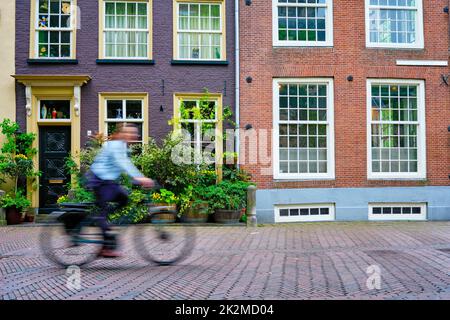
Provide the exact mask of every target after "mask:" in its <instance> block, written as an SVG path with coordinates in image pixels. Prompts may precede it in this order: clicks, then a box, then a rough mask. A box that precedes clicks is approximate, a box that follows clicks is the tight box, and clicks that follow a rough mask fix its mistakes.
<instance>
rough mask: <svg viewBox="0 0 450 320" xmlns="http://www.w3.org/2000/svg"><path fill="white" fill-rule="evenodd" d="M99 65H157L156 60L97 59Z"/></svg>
mask: <svg viewBox="0 0 450 320" xmlns="http://www.w3.org/2000/svg"><path fill="white" fill-rule="evenodd" d="M96 62H97V64H150V65H153V64H155V60H144V59H142V60H134V59H97V60H96Z"/></svg>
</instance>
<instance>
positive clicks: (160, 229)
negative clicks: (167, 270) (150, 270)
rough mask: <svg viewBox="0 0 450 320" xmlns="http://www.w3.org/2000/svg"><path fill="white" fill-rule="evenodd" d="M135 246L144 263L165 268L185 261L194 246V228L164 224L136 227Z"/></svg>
mask: <svg viewBox="0 0 450 320" xmlns="http://www.w3.org/2000/svg"><path fill="white" fill-rule="evenodd" d="M135 244H136V249H137V251H138V254H139V255H140V256H141V257H142V258H143V259H144V260H146V261H149V262H152V263H155V264H158V265H161V266H167V265H172V264H175V263H179V262H181V261H182V260H184V259H186V258H187V257H188V256H189V255H190V254H191V252H192V249H193V248H194V245H195V228H194V227H191V226H189V227H187V226H170V225H165V224H156V225H141V226H136V231H135Z"/></svg>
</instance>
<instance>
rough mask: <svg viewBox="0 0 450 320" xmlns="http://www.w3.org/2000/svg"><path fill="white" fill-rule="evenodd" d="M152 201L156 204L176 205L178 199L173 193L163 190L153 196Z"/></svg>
mask: <svg viewBox="0 0 450 320" xmlns="http://www.w3.org/2000/svg"><path fill="white" fill-rule="evenodd" d="M152 201H153V202H155V203H167V204H176V203H177V202H178V197H177V196H176V195H175V194H174V193H173V192H172V191H169V190H166V189H161V190H159V192H154V193H153V194H152Z"/></svg>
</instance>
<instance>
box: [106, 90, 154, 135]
mask: <svg viewBox="0 0 450 320" xmlns="http://www.w3.org/2000/svg"><path fill="white" fill-rule="evenodd" d="M147 114H148V99H147V94H145V93H142V94H141V93H124V94H122V93H107V94H100V114H99V119H100V125H99V132H101V133H103V134H105V135H107V136H110V135H111V134H112V133H114V131H115V130H116V128H117V124H119V123H134V124H135V125H136V127H137V128H138V136H139V137H138V139H137V140H136V141H132V143H134V144H142V143H146V142H147V141H148V117H147Z"/></svg>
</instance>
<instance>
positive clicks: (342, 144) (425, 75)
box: [240, 0, 450, 188]
mask: <svg viewBox="0 0 450 320" xmlns="http://www.w3.org/2000/svg"><path fill="white" fill-rule="evenodd" d="M333 3H334V13H333V17H334V23H333V25H334V47H333V48H273V46H272V0H258V1H252V5H251V6H246V5H245V3H244V1H241V9H240V10H241V12H240V45H241V48H240V49H241V51H240V59H241V81H240V90H241V95H240V104H241V105H240V112H241V127H244V126H245V125H246V124H248V123H250V124H252V126H253V128H255V129H267V130H271V129H272V79H273V78H276V77H293V78H300V77H333V78H334V90H335V96H334V101H335V102H334V114H335V115H334V117H335V146H336V152H335V167H336V179H335V180H333V181H309V182H308V181H285V182H280V181H274V179H273V176H272V175H264V174H261V168H263V167H267V165H265V166H262V165H260V164H257V165H255V164H244V165H243V168H245V169H246V170H248V171H249V172H250V173H251V174H252V175H253V178H254V180H255V181H256V182H257V183H258V187H259V188H305V187H375V186H412V185H414V186H417V185H436V186H438V185H439V186H440V185H449V178H448V176H449V174H450V133H449V132H447V126H449V125H450V87H448V86H446V85H444V84H443V83H442V80H441V74H449V73H450V71H449V68H447V67H410V66H396V60H397V59H414V60H422V59H423V60H448V58H449V38H448V34H449V16H448V14H446V13H444V12H443V8H444V7H445V6H447V5H448V4H449V1H448V0H423V6H424V38H425V49H423V50H399V49H392V50H386V49H372V48H370V49H369V48H366V38H365V5H364V1H363V0H334V1H333ZM348 75H352V76H353V77H354V80H353V82H349V81H347V76H348ZM248 76H251V77H252V78H253V81H252V83H247V82H246V80H245V79H246V77H248ZM367 78H399V79H402V78H403V79H424V80H425V89H426V106H425V109H426V141H427V181H420V182H418V181H368V179H367V140H366V126H367V119H366V118H367V117H366V110H367V104H366V79H367ZM350 115H351V116H350ZM247 148H248V146H247ZM251 148H254V149H256V148H258V146H256V145H254V144H253V145H252V146H251ZM268 152H269V154H270V152H271V148H269V150H268ZM270 172H272V171H270Z"/></svg>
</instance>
